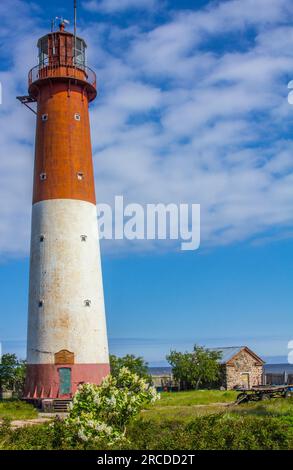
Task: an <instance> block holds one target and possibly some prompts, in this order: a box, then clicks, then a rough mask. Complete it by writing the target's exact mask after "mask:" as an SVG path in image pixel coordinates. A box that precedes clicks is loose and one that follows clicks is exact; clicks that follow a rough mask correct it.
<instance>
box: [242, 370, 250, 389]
mask: <svg viewBox="0 0 293 470" xmlns="http://www.w3.org/2000/svg"><path fill="white" fill-rule="evenodd" d="M240 385H241V387H242V388H245V389H247V390H248V389H249V388H250V380H249V373H248V372H242V373H241V374H240Z"/></svg>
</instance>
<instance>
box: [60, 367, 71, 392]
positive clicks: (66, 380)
mask: <svg viewBox="0 0 293 470" xmlns="http://www.w3.org/2000/svg"><path fill="white" fill-rule="evenodd" d="M70 393H71V369H69V368H68V367H61V368H60V369H59V395H60V396H63V395H70Z"/></svg>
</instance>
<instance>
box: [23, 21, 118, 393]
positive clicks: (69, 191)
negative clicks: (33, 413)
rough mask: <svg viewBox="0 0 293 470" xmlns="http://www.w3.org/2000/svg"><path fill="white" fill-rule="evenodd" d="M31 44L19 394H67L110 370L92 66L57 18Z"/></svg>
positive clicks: (82, 47) (78, 40)
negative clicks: (30, 154) (31, 159)
mask: <svg viewBox="0 0 293 470" xmlns="http://www.w3.org/2000/svg"><path fill="white" fill-rule="evenodd" d="M38 49H39V63H38V65H37V66H36V67H34V68H33V69H32V70H31V71H30V73H29V93H28V96H26V97H21V98H22V99H21V100H22V102H23V103H24V104H26V105H27V106H29V107H30V103H31V102H34V101H35V102H36V103H37V124H36V144H35V165H34V188H33V206H32V233H31V255H30V288H29V320H28V339H27V377H26V385H25V398H26V399H39V400H42V399H45V398H51V399H56V398H59V399H69V398H71V397H72V395H73V394H74V393H75V392H76V390H77V387H78V385H79V384H81V383H95V384H99V383H101V381H102V379H103V378H104V377H105V376H106V375H107V374H108V373H109V354H108V344H107V332H106V321H105V310H104V296H103V283H102V272H101V262H100V251H99V239H98V226H97V214H96V199H95V186H94V174H93V162H92V151H91V138H90V123H89V112H88V106H89V102H91V101H93V100H94V99H95V97H96V95H97V92H96V76H95V73H94V72H93V71H92V70H90V69H89V68H88V67H87V66H86V63H85V50H86V44H85V42H84V40H83V39H81V38H79V37H76V36H75V35H73V34H71V33H69V32H67V31H65V22H64V21H61V23H60V30H59V31H52V32H51V33H50V34H47V35H46V36H44V37H42V38H41V39H39V41H38Z"/></svg>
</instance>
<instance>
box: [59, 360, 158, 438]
mask: <svg viewBox="0 0 293 470" xmlns="http://www.w3.org/2000/svg"><path fill="white" fill-rule="evenodd" d="M159 398H160V395H159V394H158V393H157V391H156V389H155V388H154V387H152V386H151V385H150V384H148V383H147V382H146V381H145V380H144V379H142V378H141V377H139V376H138V375H137V374H133V373H132V372H130V371H129V370H128V369H127V368H126V367H121V369H119V372H118V374H117V377H113V375H111V374H110V375H108V376H107V377H106V378H105V379H104V380H103V382H102V384H101V385H99V386H98V385H95V384H82V385H80V387H79V389H78V391H77V393H76V394H75V395H74V397H73V401H72V404H71V406H70V409H69V416H68V417H67V418H66V420H65V421H64V424H65V427H66V428H67V430H68V433H67V439H68V440H69V441H71V442H74V441H76V440H77V441H81V442H84V443H85V446H86V445H88V444H94V443H95V442H98V441H106V442H107V445H111V444H114V443H117V442H119V441H123V440H124V439H125V432H126V425H127V424H128V423H129V422H130V421H131V420H132V419H133V418H134V417H135V416H137V415H138V413H139V412H140V411H141V410H142V408H143V407H144V406H145V405H146V404H147V403H154V402H155V401H156V400H158V399H159ZM56 426H57V428H56V430H57V431H58V423H56Z"/></svg>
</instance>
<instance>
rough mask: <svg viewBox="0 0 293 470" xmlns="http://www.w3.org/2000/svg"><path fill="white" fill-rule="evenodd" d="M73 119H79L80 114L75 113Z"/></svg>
mask: <svg viewBox="0 0 293 470" xmlns="http://www.w3.org/2000/svg"><path fill="white" fill-rule="evenodd" d="M74 119H75V120H76V121H80V114H78V113H75V115H74Z"/></svg>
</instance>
